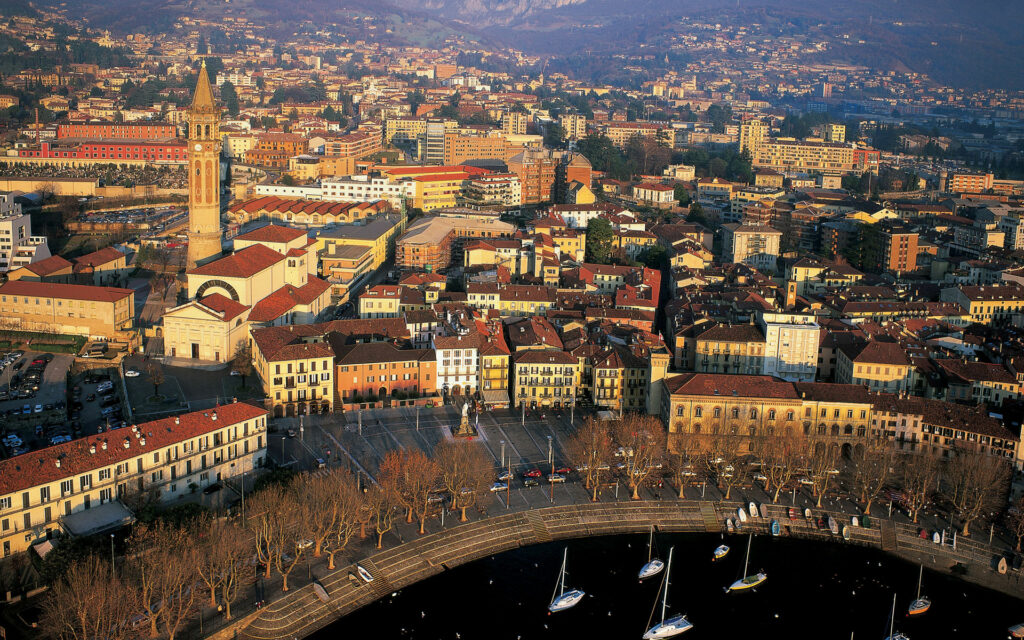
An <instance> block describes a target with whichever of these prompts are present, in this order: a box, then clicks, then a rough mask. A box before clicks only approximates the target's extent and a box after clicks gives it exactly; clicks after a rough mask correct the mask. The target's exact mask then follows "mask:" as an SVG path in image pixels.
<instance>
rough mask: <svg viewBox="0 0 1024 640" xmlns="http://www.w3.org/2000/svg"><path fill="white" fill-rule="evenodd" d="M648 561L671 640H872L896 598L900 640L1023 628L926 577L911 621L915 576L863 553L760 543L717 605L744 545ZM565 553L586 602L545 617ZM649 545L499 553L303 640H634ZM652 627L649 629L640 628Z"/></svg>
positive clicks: (699, 537)
mask: <svg viewBox="0 0 1024 640" xmlns="http://www.w3.org/2000/svg"><path fill="white" fill-rule="evenodd" d="M655 538H656V547H657V550H658V554H657V555H658V556H660V557H661V558H662V559H663V560H667V558H668V550H669V547H670V546H673V545H674V546H675V554H674V561H673V565H672V576H671V586H670V589H669V612H668V615H669V616H671V615H673V614H675V613H683V614H687V616H688V618H689V620H690V621H691V622H692V623H693V624H694V628H693V629H691V630H690V631H689V632H687V633H685V634H683V635H682V636H677V637H681V638H687V639H689V638H725V637H729V638H738V637H744V638H823V639H833V638H835V639H837V640H842V639H846V638H850V637H851V635H852V637H853V638H856V639H858V640H859V639H862V638H863V639H871V640H882V639H883V638H885V637H886V636H887V635H888V631H889V629H888V625H889V622H888V621H889V611H890V608H891V606H892V597H893V591H894V590H895V591H896V594H897V601H896V630H897V631H902V632H903V633H905V634H907V635H908V636H909V637H910V638H911V640H940V639H945V638H969V639H972V640H975V639H983V638H986V639H987V638H1007V637H1009V634H1008V633H1007V627H1009V626H1010V625H1011V624H1015V623H1018V622H1024V601H1021V600H1017V599H1014V598H1011V597H1009V596H1006V595H1003V594H1000V593H997V592H993V591H990V590H987V589H984V588H981V587H977V586H974V585H972V584H969V583H966V582H963V581H961V580H958V579H955V578H953V577H950V576H949V575H947V574H945V573H937V572H933V571H929V570H928V569H927V567H926V568H925V572H924V588H923V590H922V593H923V595H927V596H929V597H930V598H931V599H932V608H931V610H930V611H929V612H928V613H926V614H924V615H923V616H919V617H915V618H908V617H907V616H906V615H905V614H906V610H907V605H908V604H909V603H910V601H911V600H913V599H914V597H915V594H916V590H917V575H918V567H917V566H916V565H913V564H910V563H907V562H904V561H902V560H899V559H896V558H893V557H891V556H887V555H885V554H883V553H881V552H880V551H876V550H873V549H866V548H863V547H855V546H845V545H837V544H829V543H823V542H809V541H799V540H791V539H772V538H767V537H761V538H757V537H755V538H754V540H753V546H752V552H751V562H750V572H754V571H756V570H758V569H763V570H764V571H766V572H767V574H768V580H767V581H766V582H765V583H764V584H763V585H762V586H761V587H759V588H758V589H757V590H756V591H753V592H743V593H732V594H726V593H724V590H723V588H724V587H725V586H727V585H729V584H731V583H732V582H733V580H735V579H737V578H738V577H739V576H740V574H741V573H742V570H743V556H744V551H745V549H746V544H747V538H746V537H740V536H733V537H728V536H727V537H726V539H725V542H726V543H727V544H729V545H730V546H731V547H732V551H731V552H730V554H729V555H728V557H727V558H725V559H723V560H720V561H718V562H712V560H711V556H712V550H713V549H714V548H715V547H716V546H718V545H719V544H721V543H722V542H723V539H722V537H721V536H719V535H717V534H660V535H657V536H655ZM565 547H568V549H569V563H568V567H569V568H568V572H569V575H568V578H567V580H566V584H567V586H568V587H571V588H577V589H582V590H584V591H586V593H587V596H586V598H585V599H584V601H583V602H581V603H580V604H578V605H577V606H576V607H575V608H573V609H570V610H567V611H563V612H559V613H556V614H553V615H548V613H547V605H548V603H549V602H550V601H551V597H552V592H553V591H554V588H555V582H556V580H557V578H558V572H559V567H560V566H561V561H562V550H563V548H565ZM646 561H647V536H634V535H631V536H613V537H604V538H591V539H583V540H573V541H567V542H557V543H549V544H543V545H536V546H532V547H526V548H522V549H517V550H514V551H508V552H506V553H502V554H499V555H496V556H492V557H489V558H485V559H482V560H479V561H477V562H474V563H471V564H468V565H464V566H462V567H458V568H455V569H453V570H451V571H448V572H445V573H443V574H441V575H439V576H436V577H434V578H431V579H429V580H426V581H424V582H421V583H418V584H415V585H412V586H410V587H407V588H405V589H402V590H401V591H399V592H398V593H397V595H394V596H391V597H387V598H384V599H382V600H379V601H377V602H375V603H374V604H372V605H370V606H368V607H365V608H363V609H361V610H359V611H357V612H355V613H353V614H351V615H349V616H348V617H346V618H343V619H342V620H339V621H338V622H336V623H334V624H333V625H331V626H329V627H327V628H325V629H323V630H321V631H320V632H318V633H317V634H316V635H314V636H313V637H314V638H316V639H318V640H335V639H337V638H347V637H373V638H385V639H388V640H391V639H394V640H400V639H406V638H408V639H419V640H476V639H485V638H486V639H488V640H492V639H493V640H505V639H508V640H534V639H545V638H551V639H556V638H557V639H559V640H569V639H572V638H601V639H603V638H608V639H610V640H640V638H641V636H642V635H643V633H644V631H645V630H646V629H647V628H648V627H649V626H650V625H653V624H654V623H656V622H658V620H659V619H660V602H658V603H657V607H656V603H655V600H656V598H657V593H658V589H659V586H660V584H661V576H657V577H655V578H652V579H650V580H648V581H646V582H644V583H642V584H641V583H639V581H638V580H637V572H638V571H639V570H640V567H641V566H643V564H644V563H645V562H646ZM652 615H653V616H654V619H653V621H651V622H649V621H650V620H651V619H652Z"/></svg>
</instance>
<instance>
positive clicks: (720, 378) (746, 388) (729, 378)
mask: <svg viewBox="0 0 1024 640" xmlns="http://www.w3.org/2000/svg"><path fill="white" fill-rule="evenodd" d="M665 386H666V387H667V388H668V391H669V393H670V394H672V395H677V394H678V395H694V396H712V397H714V396H720V397H723V398H726V397H734V396H735V397H740V398H781V399H794V400H795V399H797V398H799V397H800V396H799V395H798V394H797V392H796V389H794V388H793V385H792V384H791V383H789V382H785V381H783V380H780V379H778V378H773V377H772V376H741V375H729V374H724V373H684V374H682V375H678V376H672V377H671V378H666V379H665Z"/></svg>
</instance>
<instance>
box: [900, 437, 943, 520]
mask: <svg viewBox="0 0 1024 640" xmlns="http://www.w3.org/2000/svg"><path fill="white" fill-rule="evenodd" d="M899 464H900V466H901V467H902V469H903V473H902V481H903V499H904V501H905V502H906V505H907V508H908V509H909V510H910V515H911V519H912V520H913V521H914V522H917V516H918V514H920V512H921V509H922V508H924V506H925V505H926V504H928V501H929V500H930V499H931V496H932V494H933V493H934V492H935V490H936V489H937V488H938V479H939V461H938V460H937V459H936V458H935V457H934V456H931V455H929V454H927V453H920V454H914V453H905V454H903V455H901V456H900V460H899Z"/></svg>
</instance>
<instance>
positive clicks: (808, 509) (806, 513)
mask: <svg viewBox="0 0 1024 640" xmlns="http://www.w3.org/2000/svg"><path fill="white" fill-rule="evenodd" d="M804 517H805V518H810V517H811V509H810V507H808V508H806V509H804Z"/></svg>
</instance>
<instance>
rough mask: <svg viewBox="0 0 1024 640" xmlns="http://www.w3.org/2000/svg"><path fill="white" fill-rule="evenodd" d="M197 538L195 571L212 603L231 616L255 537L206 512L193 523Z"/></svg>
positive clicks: (194, 534) (227, 616)
mask: <svg viewBox="0 0 1024 640" xmlns="http://www.w3.org/2000/svg"><path fill="white" fill-rule="evenodd" d="M191 537H192V539H193V540H194V541H195V543H194V544H195V546H196V553H195V554H193V556H192V557H193V558H194V560H195V562H196V573H197V574H198V575H199V578H200V579H201V580H202V581H203V584H205V585H206V588H207V590H208V591H209V592H210V606H211V607H216V606H218V603H219V604H220V606H222V607H224V617H226V618H227V619H228V620H230V619H231V603H232V602H234V601H235V599H236V598H237V597H238V592H239V591H240V590H241V587H242V584H243V581H244V574H246V573H247V571H246V569H248V564H247V560H248V559H249V558H250V557H251V554H252V541H251V539H250V538H249V536H248V535H247V534H246V532H244V531H241V530H240V529H239V528H238V527H237V526H235V525H234V524H232V523H230V522H229V521H227V520H223V519H220V518H214V517H211V516H203V517H202V518H200V519H199V520H197V521H196V523H195V526H193V527H192V534H191Z"/></svg>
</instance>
